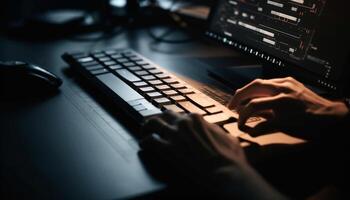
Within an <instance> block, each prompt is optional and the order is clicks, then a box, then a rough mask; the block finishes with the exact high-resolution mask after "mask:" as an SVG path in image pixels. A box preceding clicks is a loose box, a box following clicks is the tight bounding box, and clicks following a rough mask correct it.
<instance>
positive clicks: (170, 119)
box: [159, 110, 184, 125]
mask: <svg viewBox="0 0 350 200" xmlns="http://www.w3.org/2000/svg"><path fill="white" fill-rule="evenodd" d="M159 117H160V118H161V119H162V120H164V121H165V122H167V123H168V124H171V125H174V123H175V122H176V121H178V120H179V119H181V118H182V117H184V115H183V114H179V113H175V112H173V111H171V110H166V111H165V112H164V113H163V114H162V115H161V116H159Z"/></svg>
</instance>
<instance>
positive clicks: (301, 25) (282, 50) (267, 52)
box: [206, 0, 350, 94]
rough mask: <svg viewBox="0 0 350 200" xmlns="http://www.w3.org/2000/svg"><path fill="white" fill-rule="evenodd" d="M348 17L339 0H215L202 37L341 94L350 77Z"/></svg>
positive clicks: (346, 10) (349, 14)
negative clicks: (207, 25) (216, 41)
mask: <svg viewBox="0 0 350 200" xmlns="http://www.w3.org/2000/svg"><path fill="white" fill-rule="evenodd" d="M349 16H350V12H349V8H348V7H347V6H345V5H344V2H343V1H340V0H218V1H217V4H216V6H215V7H214V8H213V9H212V11H211V14H210V17H209V28H208V31H207V32H206V35H207V36H209V37H211V38H214V39H216V40H219V41H221V42H222V43H224V44H226V45H229V46H233V47H235V48H237V49H239V50H242V51H244V52H246V53H248V54H251V55H253V56H256V57H258V58H261V59H263V60H264V61H266V63H268V65H269V66H273V67H274V68H275V69H281V70H282V71H285V72H286V74H289V75H292V76H295V77H297V78H301V79H304V80H305V81H308V82H310V83H314V84H317V85H318V86H322V87H323V88H325V89H327V90H328V91H330V92H332V93H334V94H336V93H337V94H339V93H343V92H344V90H345V88H344V87H345V85H346V84H345V81H346V76H345V75H349V73H348V71H349V70H347V68H349V67H348V66H347V64H349V56H350V53H349V52H350V46H349V45H350V27H349V26H348V21H347V20H348V19H350V17H349ZM348 78H349V77H348Z"/></svg>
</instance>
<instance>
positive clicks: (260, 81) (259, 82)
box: [253, 78, 264, 85]
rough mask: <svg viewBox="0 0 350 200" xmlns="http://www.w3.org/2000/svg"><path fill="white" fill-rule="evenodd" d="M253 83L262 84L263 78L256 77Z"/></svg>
mask: <svg viewBox="0 0 350 200" xmlns="http://www.w3.org/2000/svg"><path fill="white" fill-rule="evenodd" d="M253 83H254V84H256V85H262V84H263V83H264V80H263V79H260V78H258V79H255V80H254V81H253Z"/></svg>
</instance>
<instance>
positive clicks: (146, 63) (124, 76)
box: [62, 49, 254, 136]
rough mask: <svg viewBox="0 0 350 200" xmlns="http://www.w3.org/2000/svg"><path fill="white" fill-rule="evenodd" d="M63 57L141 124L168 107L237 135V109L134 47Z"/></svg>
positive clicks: (66, 54) (67, 54)
mask: <svg viewBox="0 0 350 200" xmlns="http://www.w3.org/2000/svg"><path fill="white" fill-rule="evenodd" d="M62 58H63V59H64V60H65V61H66V62H67V63H68V64H69V65H70V66H71V67H73V68H74V69H75V70H76V71H78V72H79V74H81V75H82V76H84V77H85V78H86V79H87V80H88V81H89V82H91V83H93V84H94V85H95V86H97V87H98V88H99V89H100V90H101V92H104V93H105V94H106V95H107V96H108V97H110V98H111V100H113V101H114V102H115V103H116V106H119V107H122V108H124V109H125V111H126V112H127V113H129V114H131V116H132V117H134V118H135V119H136V120H138V121H139V122H140V123H141V122H142V121H143V120H145V119H146V118H149V117H151V116H155V115H159V114H161V113H162V112H163V111H165V110H171V111H174V112H177V113H198V114H200V115H202V116H203V117H204V119H205V120H206V121H208V122H209V123H215V124H218V125H219V126H222V127H223V128H224V129H225V130H226V131H227V132H229V133H232V134H237V131H236V129H233V128H232V127H234V123H236V121H237V120H236V119H237V118H238V115H237V113H236V112H233V111H231V110H229V109H228V108H226V107H225V106H224V105H222V104H220V103H219V102H217V101H215V100H214V99H212V98H211V97H209V96H207V95H205V94H204V93H202V92H201V91H199V90H197V89H195V88H194V87H192V86H191V85H190V84H187V83H186V82H184V81H183V80H181V79H179V78H178V77H176V76H175V75H174V74H172V73H169V72H167V71H166V70H164V69H163V68H162V67H160V66H158V65H156V64H155V63H153V62H152V61H150V60H148V59H146V58H144V57H143V56H141V55H140V54H138V53H136V52H135V51H133V50H131V49H124V50H108V51H94V52H89V53H65V54H64V55H63V56H62ZM253 120H254V119H253ZM236 136H238V135H236Z"/></svg>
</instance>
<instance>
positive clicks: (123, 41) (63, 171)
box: [0, 29, 311, 198]
mask: <svg viewBox="0 0 350 200" xmlns="http://www.w3.org/2000/svg"><path fill="white" fill-rule="evenodd" d="M108 48H133V49H134V50H136V51H138V52H140V53H141V54H143V55H145V56H146V57H148V58H150V59H152V60H154V61H155V62H157V63H159V64H161V65H162V66H164V67H165V68H168V69H169V70H170V71H173V72H176V73H178V74H180V75H182V76H184V77H185V78H186V76H190V77H189V78H192V79H194V80H198V81H201V80H203V81H204V82H205V81H207V83H209V82H210V80H206V79H205V78H203V77H204V76H205V75H206V73H207V72H206V71H205V70H204V69H201V68H196V67H195V66H186V64H184V62H183V60H185V59H186V58H208V57H213V58H214V57H235V56H238V55H239V54H237V53H236V52H235V51H233V50H229V49H224V48H221V47H220V46H217V45H213V44H210V43H206V42H203V41H199V40H196V39H194V41H193V42H190V43H184V44H166V43H155V42H154V41H153V40H152V38H151V37H149V35H148V34H147V31H146V30H144V29H138V30H131V31H125V32H123V33H121V34H120V35H116V36H115V37H113V38H111V39H106V40H100V41H91V42H77V41H74V40H70V39H60V40H53V41H36V42H33V41H28V40H27V41H26V40H19V39H14V38H8V37H6V36H1V37H0V60H21V61H26V62H30V63H34V64H37V65H39V66H42V67H44V68H47V69H48V70H50V71H52V72H53V73H55V74H57V75H59V76H60V77H61V78H62V79H63V81H64V84H63V86H62V87H61V88H60V92H59V93H58V94H57V95H54V96H49V97H46V98H40V99H36V100H31V101H22V100H18V101H1V102H0V104H1V105H0V123H1V158H2V163H3V164H2V165H3V168H2V170H1V171H2V173H6V174H7V173H8V172H11V170H8V169H13V168H14V169H15V170H16V173H17V174H16V176H17V178H19V179H22V178H23V180H25V179H26V176H27V174H30V177H31V181H30V183H28V182H25V181H24V182H23V183H22V184H24V185H22V186H23V187H24V188H27V189H28V191H22V192H24V194H26V192H28V193H30V192H33V191H34V193H36V192H37V193H38V194H39V196H41V195H42V196H43V197H50V195H51V193H50V192H51V191H55V192H54V193H55V194H57V193H60V192H63V193H69V192H71V193H74V192H76V193H79V192H81V190H87V189H91V190H100V191H104V190H103V189H101V188H92V186H91V185H90V184H89V181H90V182H92V181H96V182H101V183H103V181H104V178H103V176H100V177H97V179H96V180H90V179H86V180H85V181H86V182H83V183H82V182H77V180H84V179H83V178H81V179H77V180H74V179H73V178H72V177H74V176H76V173H80V172H81V171H80V170H89V169H90V168H89V167H87V168H88V169H86V166H88V165H91V166H92V167H96V166H97V164H96V163H93V164H92V163H91V162H93V161H86V160H84V159H89V156H90V155H91V154H94V155H95V154H96V155H97V154H98V153H101V152H98V153H97V152H95V151H97V150H95V149H94V150H92V149H93V146H91V147H90V146H89V144H84V145H80V144H79V141H76V140H77V138H79V137H77V138H75V136H72V135H70V134H72V133H73V132H74V131H75V130H67V129H66V126H67V123H73V122H72V121H70V120H71V119H73V118H70V117H71V116H70V114H71V113H70V112H69V111H70V110H71V109H72V108H71V106H72V105H71V104H69V103H73V104H75V106H76V108H78V109H79V100H81V99H84V98H85V99H87V101H92V102H91V104H90V105H92V104H93V105H94V106H95V107H96V109H94V111H96V110H99V111H101V112H103V113H104V114H105V115H112V114H111V113H105V111H104V109H103V107H101V105H100V104H99V102H98V101H96V100H95V99H94V98H90V95H91V94H87V93H86V91H84V90H82V89H81V88H80V87H79V86H77V84H76V83H75V82H74V81H73V80H72V77H71V75H70V74H69V73H67V68H68V67H67V65H66V64H65V63H64V62H63V60H62V59H61V55H62V54H63V53H64V52H66V51H91V50H98V49H108ZM188 70H191V72H194V73H188V72H189V71H188ZM208 81H209V82H208ZM1 95H5V94H1ZM77 95H78V96H79V99H78V100H77V99H76V96H77ZM64 111H66V112H64ZM80 111H81V112H85V110H84V109H82V108H81V109H80ZM108 117H109V118H108V119H109V120H110V123H112V124H113V125H114V126H117V127H118V128H119V129H123V130H124V129H125V130H124V132H128V131H130V130H129V129H127V128H125V126H124V125H123V124H121V123H119V122H118V121H115V120H116V119H115V117H114V116H112V117H111V116H108ZM75 126H79V124H78V125H75ZM126 126H127V125H126ZM70 127H71V126H70ZM76 130H79V129H78V128H77V129H76ZM80 137H81V136H80ZM121 137H130V136H128V133H125V135H124V136H121ZM134 145H137V144H136V143H135V144H134ZM91 148H92V149H91ZM121 148H124V146H122V147H121ZM125 148H129V147H125ZM137 148H138V147H135V149H134V151H132V152H134V153H135V152H137ZM86 152H88V153H86ZM76 153H79V155H80V154H81V156H82V158H81V159H83V161H81V160H80V161H76V160H74V159H76V158H75V157H74V156H72V157H70V155H71V154H76ZM104 153H105V152H104ZM101 154H102V153H101ZM96 155H95V156H96ZM99 155H100V154H99ZM121 156H125V157H127V156H130V155H128V154H127V153H126V154H124V155H121ZM134 156H135V155H134ZM64 162H72V163H73V164H71V165H70V167H71V166H74V167H75V168H74V169H67V168H66V167H67V166H65V164H64ZM84 162H86V166H82V165H83V164H82V163H84ZM302 165H303V163H300V164H299V165H298V166H299V167H300V168H301V166H302ZM28 166H30V167H28ZM32 166H35V167H32ZM52 166H55V167H52ZM281 166H282V165H281ZM310 168H311V167H310ZM262 169H264V168H262ZM267 169H269V170H267ZM275 169H276V168H275ZM265 170H266V171H269V174H274V173H275V171H274V170H273V168H266V167H265ZM42 174H44V175H43V176H42ZM277 174H280V173H277ZM70 176H71V177H70ZM81 176H84V174H81ZM104 176H108V173H106V174H104ZM279 181H280V180H277V181H276V180H275V184H282V185H283V184H287V185H290V183H289V184H288V183H283V182H282V183H281V182H279ZM286 182H288V181H286ZM50 183H51V184H50ZM306 183H307V182H306ZM36 184H38V185H40V186H43V185H45V187H46V188H45V189H44V191H45V192H44V194H41V192H42V191H43V189H42V188H37V187H38V186H37V185H36ZM58 184H60V185H66V186H62V187H61V186H60V187H59V189H58V190H57V189H56V188H55V187H56V186H57V185H58ZM112 184H113V183H110V184H109V185H112ZM302 185H303V184H300V185H299V186H300V188H301V187H303V186H302ZM299 186H298V187H299ZM283 188H287V186H285V185H283ZM111 190H112V189H111ZM98 194H100V193H99V192H96V193H94V192H92V193H91V196H88V197H91V198H113V196H108V195H109V194H108V195H107V194H106V195H104V196H103V195H102V196H93V195H98ZM24 196H25V195H24ZM61 197H74V195H72V196H69V195H68V196H65V195H63V196H61ZM76 197H87V196H76Z"/></svg>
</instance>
